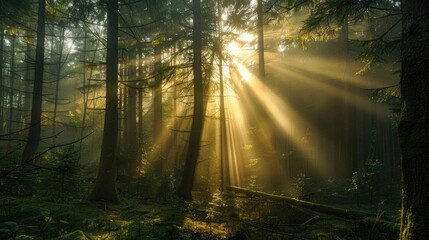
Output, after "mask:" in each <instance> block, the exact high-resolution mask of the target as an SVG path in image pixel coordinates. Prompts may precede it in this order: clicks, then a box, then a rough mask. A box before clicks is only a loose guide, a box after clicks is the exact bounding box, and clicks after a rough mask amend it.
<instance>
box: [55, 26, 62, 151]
mask: <svg viewBox="0 0 429 240" xmlns="http://www.w3.org/2000/svg"><path fill="white" fill-rule="evenodd" d="M59 28H60V39H59V43H58V44H59V46H58V62H57V69H56V76H55V77H56V80H55V99H54V112H53V116H52V135H55V126H56V121H57V111H58V94H59V89H60V80H61V67H62V60H63V49H64V38H65V36H64V34H65V27H64V26H59ZM52 140H53V142H54V143H55V138H52Z"/></svg>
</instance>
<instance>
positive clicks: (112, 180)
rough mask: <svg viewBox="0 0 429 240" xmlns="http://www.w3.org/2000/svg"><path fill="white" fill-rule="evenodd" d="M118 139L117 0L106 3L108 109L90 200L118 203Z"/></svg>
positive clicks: (105, 115)
mask: <svg viewBox="0 0 429 240" xmlns="http://www.w3.org/2000/svg"><path fill="white" fill-rule="evenodd" d="M117 140H118V1H117V0H109V1H108V2H107V55H106V110H105V114H104V131H103V139H102V145H101V154H100V162H99V166H98V171H97V179H96V181H95V186H94V189H93V190H92V192H91V194H90V195H89V197H88V199H89V200H93V201H107V202H111V203H118V202H119V199H118V194H117V191H116V175H117V172H116V152H117V149H116V148H117Z"/></svg>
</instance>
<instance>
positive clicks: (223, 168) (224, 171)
mask: <svg viewBox="0 0 429 240" xmlns="http://www.w3.org/2000/svg"><path fill="white" fill-rule="evenodd" d="M217 5H218V13H217V14H218V48H219V49H218V51H219V53H218V54H219V89H220V96H219V98H220V99H219V100H220V103H219V105H220V106H219V111H220V113H219V115H220V118H219V121H220V122H219V125H220V132H219V135H220V137H219V145H220V146H219V147H220V154H219V156H220V173H221V174H220V180H221V189H222V190H225V186H227V185H230V184H231V183H230V176H229V175H230V170H229V160H228V142H227V141H228V139H227V137H226V136H227V134H226V118H225V93H224V78H223V48H222V30H223V29H222V0H218V3H217Z"/></svg>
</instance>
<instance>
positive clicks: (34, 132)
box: [21, 0, 45, 163]
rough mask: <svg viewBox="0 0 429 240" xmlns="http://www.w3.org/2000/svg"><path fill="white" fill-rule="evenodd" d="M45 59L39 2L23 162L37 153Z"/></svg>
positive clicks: (42, 8)
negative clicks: (28, 128)
mask: <svg viewBox="0 0 429 240" xmlns="http://www.w3.org/2000/svg"><path fill="white" fill-rule="evenodd" d="M44 58H45V0H39V11H38V20H37V45H36V59H35V66H34V67H35V70H34V85H33V100H32V104H31V121H30V131H29V132H28V138H27V143H26V145H25V148H24V152H23V153H22V158H21V162H22V163H25V162H27V161H29V160H30V159H31V158H32V157H33V155H34V153H35V152H36V151H37V147H38V146H39V141H40V131H41V126H42V125H41V120H42V92H43V67H44Z"/></svg>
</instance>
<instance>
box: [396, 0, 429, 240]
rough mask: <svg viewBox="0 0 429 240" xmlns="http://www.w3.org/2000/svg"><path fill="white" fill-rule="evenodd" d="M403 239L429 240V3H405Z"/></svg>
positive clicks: (401, 130)
mask: <svg viewBox="0 0 429 240" xmlns="http://www.w3.org/2000/svg"><path fill="white" fill-rule="evenodd" d="M402 14H403V16H402V48H401V59H402V62H401V64H402V66H401V67H402V70H401V96H402V117H401V120H400V124H399V138H400V144H401V152H402V178H403V179H402V183H403V185H402V215H401V239H403V240H405V239H407V240H410V239H429V228H428V226H429V174H428V172H429V75H428V73H427V70H428V69H429V1H427V0H416V1H402Z"/></svg>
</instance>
